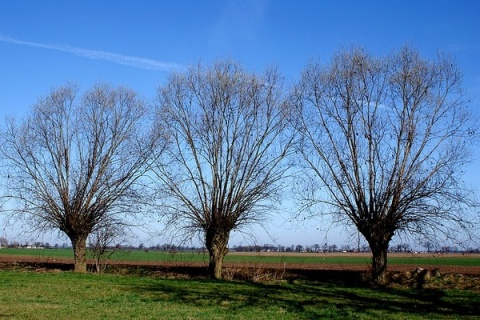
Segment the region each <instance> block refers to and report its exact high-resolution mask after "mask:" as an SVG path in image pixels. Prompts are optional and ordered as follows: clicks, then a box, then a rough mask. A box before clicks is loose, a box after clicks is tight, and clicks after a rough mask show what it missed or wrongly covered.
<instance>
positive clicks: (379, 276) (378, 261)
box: [370, 242, 388, 285]
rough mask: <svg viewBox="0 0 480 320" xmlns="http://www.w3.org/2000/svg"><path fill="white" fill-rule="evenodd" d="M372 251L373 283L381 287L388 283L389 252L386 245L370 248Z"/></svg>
mask: <svg viewBox="0 0 480 320" xmlns="http://www.w3.org/2000/svg"><path fill="white" fill-rule="evenodd" d="M370 247H371V249H372V281H373V282H374V283H376V284H379V285H384V284H385V283H387V251H388V242H387V243H386V244H376V245H374V246H370Z"/></svg>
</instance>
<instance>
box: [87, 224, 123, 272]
mask: <svg viewBox="0 0 480 320" xmlns="http://www.w3.org/2000/svg"><path fill="white" fill-rule="evenodd" d="M124 235H125V226H124V224H123V223H121V222H117V221H113V220H109V221H106V224H104V225H102V226H99V227H97V228H96V230H95V231H93V232H92V233H91V234H90V236H89V238H88V249H89V251H90V253H91V254H92V257H93V260H94V261H95V269H96V272H97V273H102V272H103V271H104V270H105V268H106V266H107V261H108V259H109V258H110V257H111V256H112V255H113V254H114V253H115V252H118V251H119V250H120V249H121V247H120V246H116V245H115V241H118V240H120V238H121V237H123V236H124Z"/></svg>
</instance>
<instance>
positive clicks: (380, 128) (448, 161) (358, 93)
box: [294, 47, 477, 284]
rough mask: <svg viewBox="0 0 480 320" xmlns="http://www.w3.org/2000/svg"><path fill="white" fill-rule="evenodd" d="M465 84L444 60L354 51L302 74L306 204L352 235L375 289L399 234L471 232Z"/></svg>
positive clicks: (470, 122) (470, 131)
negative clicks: (359, 239)
mask: <svg viewBox="0 0 480 320" xmlns="http://www.w3.org/2000/svg"><path fill="white" fill-rule="evenodd" d="M461 80H462V76H461V72H460V71H459V70H458V68H457V67H456V65H455V62H454V61H453V60H452V59H451V58H449V57H447V56H445V55H442V54H439V55H438V57H437V59H434V60H428V59H424V58H422V57H421V56H420V54H419V53H418V52H417V51H415V50H413V49H411V48H408V47H406V48H403V49H402V50H400V51H399V52H397V53H395V54H392V55H390V56H388V57H384V58H375V57H372V56H371V55H369V54H368V53H367V52H366V51H365V50H363V49H361V48H360V49H359V48H353V49H351V50H346V51H342V52H340V53H338V54H336V55H335V57H334V58H333V60H332V62H331V63H330V64H329V65H324V66H323V65H321V64H317V63H313V64H310V65H309V66H307V68H306V69H305V71H304V72H303V74H302V79H301V81H300V82H299V84H298V86H297V87H296V90H295V92H296V95H295V98H296V101H297V105H298V112H297V113H296V114H298V116H299V117H298V118H297V119H296V120H297V121H296V122H294V125H295V127H296V128H297V130H298V131H299V133H300V135H301V139H300V148H299V152H300V153H301V154H302V155H303V158H304V160H305V162H304V163H305V164H306V168H305V169H306V171H305V173H306V177H305V179H304V180H305V181H308V182H311V184H309V185H307V184H306V190H302V191H304V192H303V193H302V196H304V198H303V200H304V201H306V202H307V203H309V204H310V205H312V206H315V205H318V204H322V205H323V206H322V208H321V212H323V213H325V214H331V216H332V217H333V220H334V221H338V222H344V223H345V222H346V223H351V224H353V225H354V226H355V227H356V228H357V229H358V231H359V232H360V233H361V234H362V235H363V237H365V240H366V241H367V242H368V244H369V246H370V248H371V251H372V280H373V281H374V282H376V283H378V284H383V283H384V282H385V281H386V271H387V249H388V246H389V243H390V241H391V239H392V237H393V236H394V235H395V234H396V233H398V232H407V233H412V234H417V235H418V234H420V235H427V234H428V235H431V236H432V237H434V236H435V235H436V234H438V233H443V234H446V235H447V236H452V235H454V234H455V231H458V230H459V229H458V228H460V229H461V230H462V232H467V233H468V232H469V229H470V227H471V226H472V222H473V221H474V220H473V219H474V217H473V216H472V214H471V213H472V212H474V211H475V210H471V209H470V208H472V206H473V205H475V203H474V202H473V201H472V195H471V190H469V188H467V187H466V186H465V184H464V183H463V182H462V179H461V177H462V173H463V170H464V168H465V165H466V164H467V163H468V162H469V160H470V159H471V152H470V146H471V144H472V141H473V139H476V135H477V134H476V130H477V125H476V123H475V122H474V120H475V117H473V116H472V114H471V113H470V112H469V110H468V106H467V104H466V101H465V100H464V95H463V91H462V87H461V82H462V81H461ZM470 230H471V229H470Z"/></svg>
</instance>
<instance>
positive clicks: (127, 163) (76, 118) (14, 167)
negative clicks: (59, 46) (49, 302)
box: [0, 85, 161, 272]
mask: <svg viewBox="0 0 480 320" xmlns="http://www.w3.org/2000/svg"><path fill="white" fill-rule="evenodd" d="M76 95H77V89H76V87H75V86H72V85H67V86H64V87H60V88H58V89H55V90H53V91H52V92H51V93H50V94H49V95H48V96H47V97H45V98H42V99H40V100H39V102H38V103H37V104H36V105H35V106H34V108H33V110H32V113H31V114H30V115H29V116H27V117H26V118H25V119H24V120H23V121H21V122H20V123H19V124H17V122H16V121H15V120H14V119H11V120H10V121H8V123H7V126H6V128H5V130H4V132H3V134H2V139H1V146H0V152H1V155H2V156H3V159H4V160H5V162H6V163H7V165H8V170H7V171H6V174H7V176H6V177H5V179H4V181H5V182H6V183H7V185H6V186H4V190H5V191H6V193H7V194H6V197H7V198H8V199H9V200H11V201H13V202H14V204H13V205H12V208H14V209H13V210H14V213H15V214H17V215H19V216H23V215H28V216H29V217H32V218H33V219H31V221H32V225H33V226H34V227H35V228H38V229H40V230H44V229H51V228H53V229H57V230H60V231H62V232H63V233H65V234H66V235H67V236H68V238H69V239H70V241H71V243H72V246H73V251H74V261H75V266H74V271H75V272H86V271H87V264H86V255H85V253H86V247H87V245H86V241H87V238H88V236H89V235H90V234H91V233H92V232H93V231H95V230H96V228H97V227H98V226H99V225H101V224H103V223H104V222H105V221H119V220H120V217H125V216H127V215H129V214H130V213H132V212H138V211H139V210H140V208H139V206H140V205H141V204H142V203H143V202H144V201H143V200H144V197H145V193H146V190H145V188H144V185H143V184H142V183H141V179H140V178H141V177H142V176H143V175H144V173H145V172H146V171H148V170H149V164H150V163H151V160H152V157H153V156H154V154H153V150H155V152H156V153H158V152H160V150H161V148H157V147H155V143H157V142H158V141H159V139H156V137H157V135H156V131H153V130H152V131H150V130H149V129H148V128H149V126H148V118H147V116H148V109H147V107H146V104H145V103H144V101H143V100H142V99H141V98H139V97H138V96H137V94H136V93H135V92H133V91H132V90H129V89H126V88H123V87H119V88H112V87H110V86H108V85H99V86H96V87H94V88H93V89H92V90H90V91H88V92H87V93H86V94H85V95H84V96H83V97H81V99H78V98H77V96H76ZM146 128H147V129H146ZM152 132H154V133H153V134H152Z"/></svg>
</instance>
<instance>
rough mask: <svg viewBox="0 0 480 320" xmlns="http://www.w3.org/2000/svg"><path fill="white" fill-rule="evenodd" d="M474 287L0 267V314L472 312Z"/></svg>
mask: <svg viewBox="0 0 480 320" xmlns="http://www.w3.org/2000/svg"><path fill="white" fill-rule="evenodd" d="M479 316H480V295H479V294H478V292H473V291H468V290H466V291H453V290H449V291H426V290H414V289H383V290H381V289H370V288H355V287H348V286H333V285H325V284H319V283H306V282H296V283H285V282H277V283H272V284H258V283H249V282H222V281H212V280H198V279H197V280H193V279H192V280H171V279H159V278H153V277H139V276H120V275H109V274H105V275H94V274H74V273H71V272H61V273H48V272H44V273H35V272H26V271H0V318H2V319H53V318H55V319H275V320H280V319H321V318H325V319H350V318H356V319H372V318H377V319H431V318H436V319H454V318H462V319H468V318H471V319H474V318H478V317H479Z"/></svg>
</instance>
